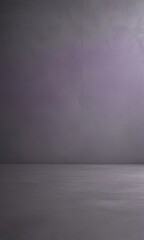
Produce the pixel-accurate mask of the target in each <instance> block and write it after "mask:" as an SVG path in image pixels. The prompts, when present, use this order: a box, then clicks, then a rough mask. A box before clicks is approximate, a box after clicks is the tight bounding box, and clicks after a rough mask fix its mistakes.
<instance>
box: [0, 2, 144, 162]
mask: <svg viewBox="0 0 144 240" xmlns="http://www.w3.org/2000/svg"><path fill="white" fill-rule="evenodd" d="M0 9H1V10H0V11H1V18H2V21H1V22H2V27H1V32H0V35H1V54H0V67H1V70H0V80H1V87H0V107H1V108H0V109H1V119H0V132H1V139H0V159H1V162H5V163H7V162H11V163H13V162H19V163H21V162H32V163H37V162H40V163H42V162H47V163H61V162H66V163H139V162H143V161H144V36H143V35H144V34H143V33H144V2H143V1H140V0H133V1H126V0H125V1H124V0H123V1H118V0H77V1H76V0H61V1H56V0H55V1H54V0H53V1H43V0H42V1H40V0H39V1H34V0H32V1H30V2H27V1H23V0H21V1H16V0H14V1H8V0H6V1H3V3H1V6H0Z"/></svg>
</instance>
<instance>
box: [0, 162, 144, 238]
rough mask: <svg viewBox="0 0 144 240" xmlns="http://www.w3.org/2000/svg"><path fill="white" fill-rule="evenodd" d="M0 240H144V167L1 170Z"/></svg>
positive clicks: (22, 167)
mask: <svg viewBox="0 0 144 240" xmlns="http://www.w3.org/2000/svg"><path fill="white" fill-rule="evenodd" d="M0 236H1V237H0V240H4V239H5V240H6V239H7V240H8V239H9V240H10V239H11V240H144V166H142V165H141V166H140V165H103V166H102V165H0Z"/></svg>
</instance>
